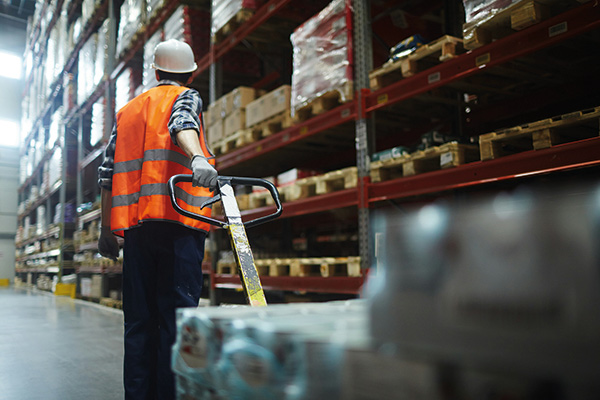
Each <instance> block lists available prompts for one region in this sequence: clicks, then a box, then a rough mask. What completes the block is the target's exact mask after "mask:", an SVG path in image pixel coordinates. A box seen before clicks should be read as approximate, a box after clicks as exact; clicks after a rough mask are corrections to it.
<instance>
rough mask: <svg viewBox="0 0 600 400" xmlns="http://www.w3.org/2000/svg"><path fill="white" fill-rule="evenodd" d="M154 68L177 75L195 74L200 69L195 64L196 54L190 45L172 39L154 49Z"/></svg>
mask: <svg viewBox="0 0 600 400" xmlns="http://www.w3.org/2000/svg"><path fill="white" fill-rule="evenodd" d="M151 67H152V68H154V69H158V70H161V71H165V72H172V73H176V74H185V73H187V72H193V71H195V70H196V68H198V66H197V65H196V63H195V62H194V52H193V51H192V48H191V47H190V45H189V44H187V43H185V42H182V41H179V40H175V39H170V40H167V41H166V42H162V43H159V44H158V45H157V46H156V49H154V62H153V63H152V65H151Z"/></svg>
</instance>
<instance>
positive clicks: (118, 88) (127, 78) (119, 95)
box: [115, 68, 134, 112]
mask: <svg viewBox="0 0 600 400" xmlns="http://www.w3.org/2000/svg"><path fill="white" fill-rule="evenodd" d="M131 75H132V72H131V68H125V69H124V70H123V72H121V74H120V75H119V76H118V77H117V79H116V81H115V111H117V112H118V111H119V110H120V109H121V108H123V106H124V105H125V104H127V103H128V102H129V101H130V100H131V99H133V97H134V96H133V90H132V87H131Z"/></svg>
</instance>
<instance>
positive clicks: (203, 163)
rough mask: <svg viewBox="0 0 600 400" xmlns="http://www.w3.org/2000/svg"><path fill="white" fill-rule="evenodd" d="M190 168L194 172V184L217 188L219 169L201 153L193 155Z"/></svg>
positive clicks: (211, 188)
mask: <svg viewBox="0 0 600 400" xmlns="http://www.w3.org/2000/svg"><path fill="white" fill-rule="evenodd" d="M190 168H191V170H192V172H193V177H192V186H202V187H206V188H209V189H210V190H215V189H216V188H217V176H218V174H217V170H216V169H215V168H214V167H213V166H212V165H210V164H209V163H208V160H207V159H206V158H205V157H204V156H201V155H195V156H194V157H192V162H191V165H190Z"/></svg>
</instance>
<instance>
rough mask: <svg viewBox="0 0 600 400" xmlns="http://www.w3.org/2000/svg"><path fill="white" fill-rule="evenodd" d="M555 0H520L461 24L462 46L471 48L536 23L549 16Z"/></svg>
mask: <svg viewBox="0 0 600 400" xmlns="http://www.w3.org/2000/svg"><path fill="white" fill-rule="evenodd" d="M555 3H556V0H535V1H533V0H530V1H520V2H517V3H515V4H513V5H510V6H508V7H506V8H505V9H503V10H501V11H499V12H496V13H495V14H494V15H493V16H491V17H488V18H487V19H485V20H481V19H478V20H475V21H471V22H470V23H466V24H464V25H463V40H464V47H465V49H468V50H473V49H476V48H478V47H481V46H483V45H486V44H488V43H491V42H492V41H493V40H496V39H500V38H503V37H505V36H508V35H510V34H511V33H514V32H515V31H519V30H522V29H525V28H527V27H529V26H531V25H534V24H537V23H539V22H541V21H543V20H545V19H547V18H548V17H549V16H550V12H549V9H550V8H553V6H554V4H555Z"/></svg>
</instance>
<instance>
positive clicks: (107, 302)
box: [100, 297, 123, 310]
mask: <svg viewBox="0 0 600 400" xmlns="http://www.w3.org/2000/svg"><path fill="white" fill-rule="evenodd" d="M100 305H102V306H106V307H111V308H116V309H119V310H122V309H123V302H122V301H121V300H115V299H111V298H110V297H102V298H101V299H100Z"/></svg>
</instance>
